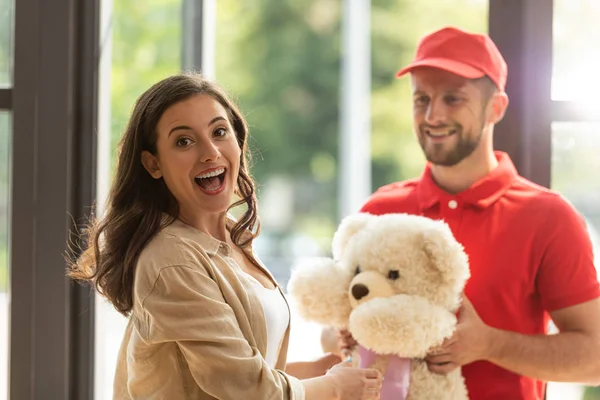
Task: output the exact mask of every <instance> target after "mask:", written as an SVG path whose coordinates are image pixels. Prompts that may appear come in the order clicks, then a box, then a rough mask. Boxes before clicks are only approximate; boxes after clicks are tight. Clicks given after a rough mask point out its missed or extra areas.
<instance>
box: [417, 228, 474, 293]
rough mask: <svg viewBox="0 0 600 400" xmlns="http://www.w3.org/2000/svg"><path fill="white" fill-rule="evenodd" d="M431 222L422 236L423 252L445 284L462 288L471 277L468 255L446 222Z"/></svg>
mask: <svg viewBox="0 0 600 400" xmlns="http://www.w3.org/2000/svg"><path fill="white" fill-rule="evenodd" d="M431 222H432V223H431V225H430V229H426V230H424V231H423V234H422V243H423V251H424V252H425V254H427V256H428V257H429V259H430V260H431V262H432V263H431V266H432V267H433V268H435V269H436V270H437V271H438V272H440V273H441V276H442V279H443V280H444V281H445V282H448V283H451V284H453V285H456V286H460V287H462V286H463V285H464V284H465V282H466V280H467V279H468V278H469V275H470V273H469V260H468V257H467V254H466V253H465V251H464V248H463V246H462V245H461V244H460V243H459V242H458V241H457V240H456V239H455V238H454V235H453V234H452V231H451V230H450V227H449V226H448V225H447V224H446V223H445V222H444V221H440V220H437V221H431Z"/></svg>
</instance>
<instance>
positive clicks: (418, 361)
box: [288, 213, 470, 400]
mask: <svg viewBox="0 0 600 400" xmlns="http://www.w3.org/2000/svg"><path fill="white" fill-rule="evenodd" d="M332 253H333V259H331V258H326V257H320V258H311V259H305V260H304V261H302V262H300V263H298V264H296V265H295V266H294V267H293V269H292V274H291V277H290V280H289V282H288V294H289V296H290V298H291V300H292V302H293V303H294V304H295V306H296V307H297V310H298V313H299V314H300V316H301V317H302V318H304V319H305V320H307V321H311V322H316V323H318V324H322V325H327V326H334V327H336V328H338V329H347V330H348V331H349V332H350V333H351V334H352V336H353V337H354V338H355V339H356V341H357V342H358V344H359V345H358V348H357V349H356V350H355V351H354V355H353V358H352V359H353V363H354V365H357V366H360V367H369V368H376V369H378V370H379V371H380V372H381V373H382V374H383V376H384V381H383V386H382V390H381V399H382V400H392V399H394V400H396V399H408V400H441V399H449V400H461V399H468V395H467V389H466V386H465V383H464V379H463V377H462V374H461V371H460V368H457V369H455V370H454V371H452V372H451V373H449V374H447V375H441V374H436V373H433V372H430V371H429V369H428V368H427V364H426V362H425V361H424V358H425V356H426V355H427V354H428V352H429V351H430V350H431V349H433V348H435V347H436V346H439V345H441V344H442V342H443V341H444V339H446V338H449V337H450V336H451V335H452V334H453V332H454V330H455V328H456V323H457V310H458V308H459V306H460V302H461V296H462V291H463V289H464V286H465V284H466V282H467V280H468V278H469V276H470V273H469V263H468V257H467V255H466V254H465V252H464V249H463V247H462V245H461V244H460V243H459V242H458V241H457V240H456V239H455V238H454V236H453V235H452V232H451V230H450V228H449V227H448V225H447V224H446V223H445V222H444V221H441V220H433V219H430V218H427V217H423V216H417V215H408V214H385V215H379V216H376V215H371V214H367V213H358V214H354V215H351V216H349V217H346V218H345V219H343V220H342V222H341V223H340V225H339V227H338V229H337V231H336V232H335V234H334V237H333V243H332Z"/></svg>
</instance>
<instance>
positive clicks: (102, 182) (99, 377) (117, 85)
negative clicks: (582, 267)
mask: <svg viewBox="0 0 600 400" xmlns="http://www.w3.org/2000/svg"><path fill="white" fill-rule="evenodd" d="M102 3H103V10H102V13H101V14H102V21H101V26H102V27H104V28H105V29H102V30H101V34H102V35H104V37H102V38H101V39H102V40H101V44H102V45H103V46H105V47H104V48H103V51H102V52H101V54H102V57H103V59H101V61H100V85H99V87H100V88H99V89H100V93H99V97H100V98H99V115H98V124H99V136H100V137H99V138H98V204H99V205H101V204H103V202H104V201H105V198H106V195H107V189H108V186H109V185H110V181H111V177H112V175H113V172H114V166H115V161H116V147H117V143H118V141H119V139H120V138H121V134H122V133H123V130H124V129H125V124H126V123H127V120H128V119H129V115H130V112H131V110H132V108H133V104H134V101H135V99H136V98H137V97H138V96H139V95H140V94H142V92H143V91H145V90H146V89H147V88H148V87H150V85H152V84H153V83H155V82H156V81H158V80H160V79H162V78H164V77H166V76H167V75H170V74H173V73H177V72H178V71H179V69H180V62H181V61H180V49H181V15H182V10H181V7H182V0H160V1H148V2H144V3H141V2H139V3H138V2H132V1H128V0H113V1H112V2H110V1H109V2H102ZM111 3H112V8H111ZM111 24H112V31H111V30H110V28H108V27H111ZM95 319H96V324H95V325H96V335H95V341H96V343H95V376H94V380H95V381H94V393H95V400H109V399H112V384H113V378H114V371H115V367H116V361H117V355H118V351H119V347H120V345H121V340H122V337H123V333H124V330H125V326H126V324H127V320H126V319H125V318H124V317H123V316H122V315H121V314H119V313H118V312H117V311H116V310H115V309H114V308H113V307H112V306H111V305H110V304H109V303H108V302H107V301H106V300H105V299H104V298H102V297H99V296H98V297H97V298H96V316H95Z"/></svg>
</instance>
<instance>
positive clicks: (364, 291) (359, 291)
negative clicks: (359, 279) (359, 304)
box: [352, 283, 369, 300]
mask: <svg viewBox="0 0 600 400" xmlns="http://www.w3.org/2000/svg"><path fill="white" fill-rule="evenodd" d="M368 294H369V288H368V287H366V286H365V285H363V284H362V283H357V284H356V285H354V286H352V296H354V298H355V299H356V300H360V299H362V298H363V297H365V296H366V295H368Z"/></svg>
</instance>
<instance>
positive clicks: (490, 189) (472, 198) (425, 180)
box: [417, 151, 518, 210]
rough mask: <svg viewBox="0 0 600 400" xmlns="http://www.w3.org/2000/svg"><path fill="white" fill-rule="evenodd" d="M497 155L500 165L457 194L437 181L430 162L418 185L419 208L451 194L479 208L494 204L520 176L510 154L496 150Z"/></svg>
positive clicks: (423, 207) (430, 205)
mask: <svg viewBox="0 0 600 400" xmlns="http://www.w3.org/2000/svg"><path fill="white" fill-rule="evenodd" d="M495 155H496V159H497V160H498V166H497V167H496V168H494V169H493V170H492V171H491V172H490V173H489V174H488V175H487V176H486V177H484V178H483V179H481V180H479V181H477V182H475V183H474V184H473V185H472V186H471V187H470V188H468V189H466V190H464V191H462V192H460V193H457V194H455V195H451V194H450V193H448V192H446V191H444V190H443V189H442V188H440V187H439V186H438V185H437V184H436V183H435V181H434V180H433V175H432V174H431V165H430V164H429V163H428V164H427V166H426V167H425V171H423V174H422V175H421V179H420V181H419V184H418V186H417V198H418V203H419V208H420V209H421V210H425V209H428V208H431V207H433V206H434V205H436V204H438V203H439V202H440V201H442V200H443V199H446V198H448V197H451V196H452V197H455V198H457V199H459V200H462V202H464V203H468V204H472V205H474V206H476V207H479V208H486V207H489V206H491V205H492V204H494V203H495V202H496V201H497V200H498V199H499V198H500V197H501V196H502V195H503V194H504V193H505V192H506V190H508V188H509V187H510V186H511V184H512V182H513V181H514V179H515V178H516V177H517V176H518V173H517V169H516V168H515V166H514V164H513V162H512V161H511V159H510V157H509V156H508V154H506V153H504V152H501V151H496V152H495Z"/></svg>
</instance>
